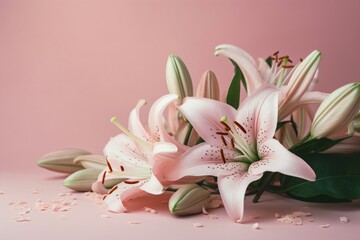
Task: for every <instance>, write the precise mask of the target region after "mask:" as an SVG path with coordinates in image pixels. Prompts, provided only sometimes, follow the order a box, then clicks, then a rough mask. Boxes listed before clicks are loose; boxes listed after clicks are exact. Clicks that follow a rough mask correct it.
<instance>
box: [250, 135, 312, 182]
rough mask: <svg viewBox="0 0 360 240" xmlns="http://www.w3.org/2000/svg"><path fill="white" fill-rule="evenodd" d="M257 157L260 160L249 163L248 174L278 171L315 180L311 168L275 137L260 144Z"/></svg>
mask: <svg viewBox="0 0 360 240" xmlns="http://www.w3.org/2000/svg"><path fill="white" fill-rule="evenodd" d="M259 157H260V159H261V160H260V161H257V162H254V163H252V164H251V165H250V167H249V174H254V175H258V174H261V173H264V172H266V171H268V172H280V173H283V174H285V175H289V176H293V177H298V178H303V179H306V180H309V181H314V180H315V177H316V176H315V172H314V171H313V170H312V168H311V167H310V166H309V165H308V164H307V163H306V162H305V161H304V160H302V159H301V158H300V157H298V156H296V155H295V154H293V153H291V152H290V151H289V150H287V149H286V148H285V147H284V146H283V145H281V144H280V143H279V142H278V141H277V140H275V139H269V140H267V141H266V142H264V143H263V144H262V145H261V146H260V148H259Z"/></svg>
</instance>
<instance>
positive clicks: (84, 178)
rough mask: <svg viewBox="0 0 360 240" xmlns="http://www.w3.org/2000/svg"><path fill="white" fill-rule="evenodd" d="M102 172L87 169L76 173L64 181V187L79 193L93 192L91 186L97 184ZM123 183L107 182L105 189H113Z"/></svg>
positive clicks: (116, 180) (117, 180)
mask: <svg viewBox="0 0 360 240" xmlns="http://www.w3.org/2000/svg"><path fill="white" fill-rule="evenodd" d="M101 171H102V170H99V169H94V168H86V169H82V170H79V171H77V172H74V173H73V174H71V175H69V176H68V177H67V178H66V179H65V180H64V186H65V187H68V188H71V189H72V190H75V191H78V192H88V191H91V185H92V184H93V183H94V182H96V180H97V178H98V175H99V174H100V173H101ZM121 181H122V180H121V179H109V180H106V181H105V182H104V187H105V188H112V187H113V186H115V185H116V184H118V183H119V182H121Z"/></svg>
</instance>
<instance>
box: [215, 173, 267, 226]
mask: <svg viewBox="0 0 360 240" xmlns="http://www.w3.org/2000/svg"><path fill="white" fill-rule="evenodd" d="M261 177H262V174H259V175H249V174H247V173H246V172H243V174H236V175H228V176H220V177H219V178H218V184H219V190H220V195H221V198H222V200H223V204H224V207H225V209H226V212H227V214H228V215H229V216H230V217H231V218H232V219H233V220H234V221H236V222H241V220H242V218H243V214H244V197H245V192H246V189H247V187H248V185H249V184H250V183H252V182H254V181H256V180H258V179H260V178H261Z"/></svg>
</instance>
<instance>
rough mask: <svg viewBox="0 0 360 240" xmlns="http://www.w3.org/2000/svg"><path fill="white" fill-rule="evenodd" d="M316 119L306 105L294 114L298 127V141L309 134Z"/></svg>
mask: <svg viewBox="0 0 360 240" xmlns="http://www.w3.org/2000/svg"><path fill="white" fill-rule="evenodd" d="M313 118H314V115H313V113H312V112H311V109H310V107H309V106H308V105H304V106H302V107H300V108H298V109H296V110H295V111H294V112H293V119H294V121H295V123H296V126H297V131H298V139H303V138H305V136H306V135H307V134H308V133H309V131H310V127H311V122H312V120H313Z"/></svg>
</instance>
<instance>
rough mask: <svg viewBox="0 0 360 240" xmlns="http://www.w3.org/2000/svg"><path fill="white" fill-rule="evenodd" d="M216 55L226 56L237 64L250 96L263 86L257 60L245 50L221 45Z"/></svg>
mask: <svg viewBox="0 0 360 240" xmlns="http://www.w3.org/2000/svg"><path fill="white" fill-rule="evenodd" d="M215 55H224V56H226V57H228V58H230V59H232V60H233V61H234V62H236V63H237V65H238V66H239V67H240V69H241V71H242V73H243V74H244V77H245V80H246V84H247V90H248V94H249V95H251V94H252V93H253V92H255V90H256V89H258V88H259V87H261V86H262V85H263V81H262V79H261V76H260V74H259V72H258V71H257V67H256V62H255V60H254V59H253V58H252V57H251V56H250V55H249V54H248V53H247V52H245V51H244V50H242V49H240V48H238V47H235V46H232V45H220V46H217V47H216V49H215Z"/></svg>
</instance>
